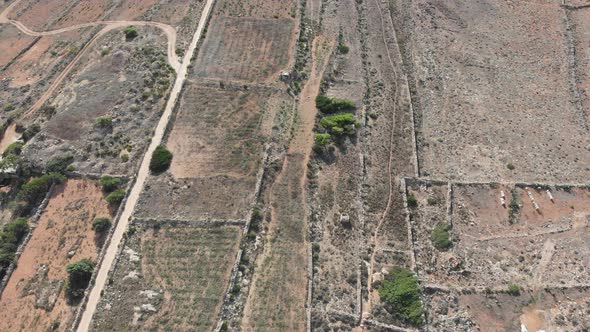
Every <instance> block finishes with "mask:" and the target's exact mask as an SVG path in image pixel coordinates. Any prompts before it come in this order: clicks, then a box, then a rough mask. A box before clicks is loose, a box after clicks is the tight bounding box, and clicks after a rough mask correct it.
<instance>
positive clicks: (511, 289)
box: [508, 284, 520, 296]
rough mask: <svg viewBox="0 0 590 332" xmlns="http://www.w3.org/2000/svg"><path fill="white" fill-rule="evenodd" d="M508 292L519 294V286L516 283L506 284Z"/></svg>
mask: <svg viewBox="0 0 590 332" xmlns="http://www.w3.org/2000/svg"><path fill="white" fill-rule="evenodd" d="M508 294H510V295H512V296H518V295H520V286H518V285H516V284H510V285H508Z"/></svg>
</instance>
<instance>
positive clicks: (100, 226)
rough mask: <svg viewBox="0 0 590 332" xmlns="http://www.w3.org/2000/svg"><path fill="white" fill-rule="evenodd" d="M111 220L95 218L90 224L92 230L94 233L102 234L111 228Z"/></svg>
mask: <svg viewBox="0 0 590 332" xmlns="http://www.w3.org/2000/svg"><path fill="white" fill-rule="evenodd" d="M111 225H112V223H111V219H109V218H96V219H94V221H93V222H92V230H93V231H95V232H96V233H104V232H106V231H107V230H108V229H109V228H111Z"/></svg>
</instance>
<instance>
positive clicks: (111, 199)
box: [105, 189, 125, 206]
mask: <svg viewBox="0 0 590 332" xmlns="http://www.w3.org/2000/svg"><path fill="white" fill-rule="evenodd" d="M123 198H125V191H124V190H123V189H117V190H115V191H113V192H112V193H110V194H108V195H107V197H105V199H106V201H107V202H108V203H109V204H111V205H113V206H116V205H119V204H120V203H121V201H122V200H123Z"/></svg>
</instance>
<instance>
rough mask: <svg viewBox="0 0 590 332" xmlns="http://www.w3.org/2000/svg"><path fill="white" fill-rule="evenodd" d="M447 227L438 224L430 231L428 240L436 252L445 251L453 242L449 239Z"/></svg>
mask: <svg viewBox="0 0 590 332" xmlns="http://www.w3.org/2000/svg"><path fill="white" fill-rule="evenodd" d="M449 237H450V234H449V225H446V224H440V225H438V226H436V227H435V228H434V229H433V230H432V234H431V235H430V240H431V241H432V244H433V245H434V247H435V248H436V249H438V250H445V249H448V248H450V247H451V245H452V244H453V242H451V240H450V239H449Z"/></svg>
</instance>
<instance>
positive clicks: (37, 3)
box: [8, 0, 87, 31]
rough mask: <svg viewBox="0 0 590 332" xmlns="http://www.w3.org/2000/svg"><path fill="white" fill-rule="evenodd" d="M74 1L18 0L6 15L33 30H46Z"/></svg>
mask: <svg viewBox="0 0 590 332" xmlns="http://www.w3.org/2000/svg"><path fill="white" fill-rule="evenodd" d="M76 2H77V1H76V0H66V1H64V0H20V2H19V3H18V4H17V5H16V6H15V7H14V8H13V10H12V12H11V13H10V15H9V16H8V17H9V18H10V19H13V20H18V21H20V22H22V23H23V24H24V25H26V26H27V27H28V28H29V29H31V30H33V31H42V30H47V29H48V28H49V27H51V26H52V25H53V24H55V23H56V22H57V21H59V20H60V19H61V18H62V17H63V15H64V14H66V13H67V12H68V8H70V6H72V5H73V4H75V3H76ZM84 2H87V1H84Z"/></svg>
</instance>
